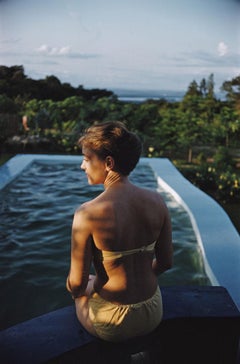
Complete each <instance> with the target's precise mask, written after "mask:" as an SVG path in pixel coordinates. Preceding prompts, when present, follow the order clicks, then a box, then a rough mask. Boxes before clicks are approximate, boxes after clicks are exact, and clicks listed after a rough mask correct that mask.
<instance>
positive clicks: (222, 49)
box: [217, 42, 228, 57]
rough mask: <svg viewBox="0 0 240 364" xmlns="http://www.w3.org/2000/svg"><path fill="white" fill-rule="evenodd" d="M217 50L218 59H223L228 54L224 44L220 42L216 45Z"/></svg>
mask: <svg viewBox="0 0 240 364" xmlns="http://www.w3.org/2000/svg"><path fill="white" fill-rule="evenodd" d="M217 50H218V55H219V56H220V57H223V56H225V55H226V54H227V53H228V46H227V45H226V44H225V43H224V42H220V43H218V47H217Z"/></svg>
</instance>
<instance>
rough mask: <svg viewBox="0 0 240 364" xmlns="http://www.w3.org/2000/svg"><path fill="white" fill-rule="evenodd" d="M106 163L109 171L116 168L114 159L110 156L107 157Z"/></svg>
mask: <svg viewBox="0 0 240 364" xmlns="http://www.w3.org/2000/svg"><path fill="white" fill-rule="evenodd" d="M105 163H106V169H107V171H111V170H112V169H113V168H114V164H115V163H114V159H113V157H111V156H110V155H109V156H107V157H106V159H105Z"/></svg>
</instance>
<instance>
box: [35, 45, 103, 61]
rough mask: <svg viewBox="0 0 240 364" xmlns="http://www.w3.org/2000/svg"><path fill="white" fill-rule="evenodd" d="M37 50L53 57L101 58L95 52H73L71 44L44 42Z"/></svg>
mask: <svg viewBox="0 0 240 364" xmlns="http://www.w3.org/2000/svg"><path fill="white" fill-rule="evenodd" d="M35 51H36V52H37V53H38V54H42V55H46V56H51V57H59V56H64V57H68V58H79V59H90V58H99V57H100V56H99V55H98V54H94V53H80V52H72V50H71V47H70V46H65V47H50V46H49V45H47V44H42V45H41V46H40V47H38V48H37V49H36V50H35Z"/></svg>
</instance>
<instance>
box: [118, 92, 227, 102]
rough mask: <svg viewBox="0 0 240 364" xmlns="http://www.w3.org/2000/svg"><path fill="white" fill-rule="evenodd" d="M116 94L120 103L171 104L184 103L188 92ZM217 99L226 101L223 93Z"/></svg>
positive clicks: (217, 95)
mask: <svg viewBox="0 0 240 364" xmlns="http://www.w3.org/2000/svg"><path fill="white" fill-rule="evenodd" d="M112 91H113V92H114V94H115V95H116V96H117V97H118V99H119V100H120V101H125V102H133V103H141V102H144V101H146V100H149V99H151V100H160V99H165V100H167V101H169V102H178V101H182V99H183V97H184V95H185V94H186V91H173V90H159V91H157V90H124V89H113V90H112ZM215 96H216V98H217V99H220V100H224V99H225V95H224V94H223V93H215Z"/></svg>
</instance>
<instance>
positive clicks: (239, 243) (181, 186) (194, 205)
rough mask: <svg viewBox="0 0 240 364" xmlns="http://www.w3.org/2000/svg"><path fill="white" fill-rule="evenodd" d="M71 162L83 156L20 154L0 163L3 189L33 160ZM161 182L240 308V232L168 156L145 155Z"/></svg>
mask: <svg viewBox="0 0 240 364" xmlns="http://www.w3.org/2000/svg"><path fill="white" fill-rule="evenodd" d="M37 160H38V161H42V162H44V161H46V162H47V163H56V162H59V163H72V162H74V163H75V162H77V163H78V162H79V164H80V163H81V161H82V156H65V155H64V156H62V155H45V154H39V155H35V154H18V155H16V156H15V157H13V158H12V159H10V160H9V161H8V162H7V163H5V164H4V165H3V166H1V167H0V189H2V188H4V187H5V186H6V185H7V184H8V183H10V182H11V181H12V180H13V179H14V178H16V177H17V175H18V174H19V173H21V172H22V171H23V169H25V168H26V167H27V166H29V165H30V164H31V163H33V162H34V161H37ZM141 160H142V161H143V162H144V163H148V164H149V165H150V167H151V168H152V169H153V171H154V173H155V175H156V177H157V180H158V183H159V184H160V185H161V186H162V187H163V188H164V189H165V190H167V191H169V192H170V193H171V194H172V195H173V197H174V198H175V199H176V200H177V202H178V203H179V204H181V205H182V206H183V207H184V208H185V210H186V211H187V212H188V214H189V216H190V219H191V222H192V226H193V229H194V231H195V234H196V238H197V241H198V244H199V246H200V248H201V251H202V255H203V259H204V264H205V270H206V273H207V275H208V277H209V279H210V281H211V283H212V285H220V286H223V287H225V288H226V289H227V290H228V292H229V293H230V295H231V297H232V299H233V300H234V302H235V304H236V305H237V306H238V308H240V236H239V234H238V232H237V230H236V229H235V227H234V225H233V224H232V222H231V220H230V218H229V217H228V215H227V214H226V212H225V211H224V210H223V209H222V207H221V206H220V205H219V204H218V203H217V202H216V201H215V200H213V199H212V198H211V197H210V196H208V195H207V194H205V193H204V192H203V191H201V190H199V189H198V188H196V187H195V186H194V185H193V184H191V183H190V182H189V181H188V180H187V179H186V178H184V177H183V175H182V174H181V173H180V172H179V171H178V170H177V168H176V167H175V166H174V165H173V164H172V163H171V162H170V161H169V160H168V159H165V158H142V159H141Z"/></svg>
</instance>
